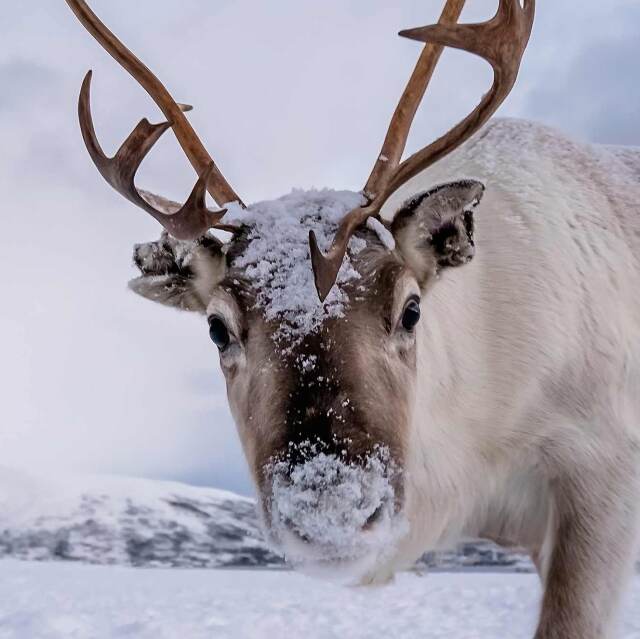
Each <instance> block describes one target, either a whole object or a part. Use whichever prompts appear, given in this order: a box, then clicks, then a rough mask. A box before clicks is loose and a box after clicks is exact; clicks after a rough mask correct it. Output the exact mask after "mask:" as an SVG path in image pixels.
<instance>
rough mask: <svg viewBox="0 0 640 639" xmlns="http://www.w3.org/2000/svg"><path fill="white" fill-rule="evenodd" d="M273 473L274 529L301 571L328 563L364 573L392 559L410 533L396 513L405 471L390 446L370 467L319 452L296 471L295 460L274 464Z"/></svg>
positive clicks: (377, 451) (366, 462) (379, 451)
mask: <svg viewBox="0 0 640 639" xmlns="http://www.w3.org/2000/svg"><path fill="white" fill-rule="evenodd" d="M302 446H305V444H303V445H302ZM306 446H308V444H306ZM309 449H310V450H313V446H310V447H309ZM268 472H269V474H270V475H271V476H272V477H273V486H272V507H271V527H272V531H273V532H275V534H276V536H277V538H278V539H279V540H280V542H281V543H282V544H283V546H284V551H285V554H286V556H287V560H288V561H290V562H291V563H292V564H294V565H296V566H298V567H301V568H303V569H304V568H305V567H309V566H312V567H315V568H317V567H322V566H323V565H326V566H330V567H331V571H332V573H333V575H331V576H332V577H333V576H334V575H337V577H338V578H342V575H341V574H340V573H339V572H336V566H335V564H336V562H338V563H339V562H347V564H348V565H349V567H350V568H352V569H353V571H354V573H360V572H361V571H362V570H366V569H368V568H370V567H371V565H372V564H373V563H375V562H377V561H379V560H380V559H381V558H385V557H388V556H389V555H391V554H392V553H393V550H394V549H395V546H396V543H397V541H398V540H399V538H400V537H401V536H402V535H403V534H404V533H405V532H406V529H407V524H406V521H405V520H404V518H403V517H402V516H399V515H395V513H394V497H395V493H394V488H393V483H392V482H393V480H394V478H396V477H397V474H398V472H399V471H398V469H397V467H396V466H395V464H394V463H393V460H391V459H390V456H389V451H388V449H386V448H385V447H382V446H379V447H377V448H376V449H375V451H374V452H373V453H372V454H371V455H369V456H368V457H367V458H366V459H365V460H364V463H363V462H360V463H356V462H347V461H345V460H344V459H342V458H340V457H339V456H338V455H335V454H327V453H324V452H316V453H315V454H313V456H311V457H310V458H309V459H307V460H306V461H304V462H303V463H300V464H298V465H296V466H294V467H293V469H291V463H290V462H289V461H286V460H285V461H278V462H274V463H273V464H272V465H271V466H270V467H269V468H268ZM360 560H364V561H365V562H366V565H364V564H363V563H362V561H360ZM354 576H358V575H357V574H356V575H354Z"/></svg>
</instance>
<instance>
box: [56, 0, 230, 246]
mask: <svg viewBox="0 0 640 639" xmlns="http://www.w3.org/2000/svg"><path fill="white" fill-rule="evenodd" d="M66 1H67V4H68V5H69V6H70V7H71V9H72V11H73V12H74V13H75V15H76V16H77V18H78V19H79V20H80V22H81V23H82V25H83V26H84V27H85V28H86V29H87V31H89V33H91V35H92V36H93V37H94V38H95V39H96V40H97V41H98V42H99V43H100V44H101V45H102V46H103V47H104V49H105V50H106V51H107V52H108V53H109V54H110V55H111V56H112V57H113V58H114V59H115V60H116V61H117V62H118V63H119V64H120V65H122V67H124V68H125V69H126V70H127V71H128V72H129V73H130V74H131V75H132V76H133V77H134V79H135V80H136V81H137V82H138V83H139V84H140V85H141V86H142V87H143V88H144V89H145V90H146V91H147V93H148V94H149V95H150V96H151V98H152V99H153V100H154V102H155V103H156V104H157V105H158V107H159V108H160V109H161V110H162V112H163V113H164V115H165V117H166V118H167V120H168V122H164V123H161V124H150V123H149V121H148V120H146V119H144V120H141V121H140V122H139V123H138V125H137V126H136V128H135V129H134V130H133V131H132V133H131V134H130V135H129V137H128V138H127V139H126V140H125V142H124V143H123V144H122V146H121V147H120V149H119V150H118V152H117V153H116V155H115V156H114V157H113V158H108V157H107V156H106V155H105V154H104V152H103V151H102V149H101V147H100V144H99V143H98V140H97V137H96V134H95V129H94V127H93V120H92V117H91V107H90V87H91V71H89V72H88V73H87V75H86V76H85V78H84V81H83V83H82V89H81V91H80V98H79V101H78V116H79V119H80V128H81V131H82V137H83V139H84V142H85V145H86V147H87V150H88V151H89V155H90V156H91V158H92V160H93V162H94V164H95V165H96V167H97V168H98V170H99V171H100V173H101V175H102V177H104V179H105V180H106V181H107V182H108V183H109V184H110V185H111V186H112V187H113V188H114V189H115V190H116V191H118V192H119V193H120V194H121V195H123V196H124V197H126V198H127V199H128V200H129V201H130V202H133V203H134V204H136V205H137V206H139V207H140V208H142V209H144V210H145V211H147V213H149V214H151V215H152V216H153V217H154V218H155V219H156V220H158V222H160V223H161V224H162V225H163V226H164V228H165V229H166V230H167V231H168V232H169V233H170V234H171V235H173V236H174V237H175V238H176V239H183V240H189V239H197V238H199V237H201V236H202V235H203V234H204V233H205V232H206V231H207V230H208V229H210V228H212V227H213V226H217V225H219V222H220V220H221V219H222V216H223V215H224V213H225V212H226V211H225V210H224V209H223V210H220V211H211V210H209V209H208V208H207V207H206V205H205V197H206V191H209V193H210V194H211V196H212V197H213V198H214V200H215V201H216V202H217V203H218V204H219V205H223V204H225V203H227V202H238V203H239V204H240V205H242V201H241V200H240V198H239V197H238V195H237V194H236V192H235V191H234V190H233V189H232V188H231V186H230V185H229V184H228V182H227V181H226V180H225V178H224V176H223V175H222V173H220V171H219V169H218V167H217V166H216V164H215V162H214V161H213V160H212V159H211V156H210V155H209V153H208V152H207V150H206V149H205V148H204V146H203V144H202V142H201V141H200V139H199V138H198V136H197V134H196V132H195V131H194V130H193V127H192V126H191V124H189V121H188V120H187V119H186V117H185V116H184V114H183V111H189V110H190V109H191V107H189V106H187V105H183V104H178V103H177V102H176V101H175V100H174V99H173V98H172V97H171V94H170V93H169V92H168V91H167V89H166V88H165V87H164V85H163V84H162V83H161V82H160V80H158V78H157V77H156V76H155V75H154V74H153V73H152V72H151V71H150V70H149V69H148V68H147V67H146V66H145V65H144V64H143V63H142V62H141V61H140V60H139V59H138V58H137V57H136V56H135V55H134V54H133V53H132V52H131V51H129V49H127V48H126V47H125V46H124V45H123V44H122V43H121V42H120V41H119V40H118V39H117V38H116V37H115V35H114V34H113V33H111V31H109V29H108V28H107V27H106V26H105V25H104V24H103V23H102V22H101V21H100V19H99V18H98V17H97V16H96V15H95V13H93V11H92V10H91V9H90V8H89V7H88V6H87V4H86V2H84V0H66ZM168 128H172V129H173V131H174V133H175V135H176V138H177V139H178V142H179V143H180V146H181V147H182V149H183V151H184V152H185V154H186V156H187V157H188V158H189V161H190V162H191V164H192V166H193V168H194V169H195V170H196V173H197V174H198V181H197V182H196V185H195V187H194V188H193V191H192V192H191V195H190V196H189V198H188V199H187V201H186V202H185V204H184V205H183V206H182V207H180V205H177V204H176V203H175V202H171V201H170V200H167V199H166V198H163V197H161V196H158V195H154V194H152V193H148V192H146V191H145V192H139V191H138V190H137V189H136V187H135V184H134V179H135V174H136V172H137V170H138V167H139V166H140V163H141V162H142V160H143V159H144V158H145V157H146V155H147V153H149V151H150V150H151V148H152V147H153V145H154V144H155V143H156V142H157V141H158V139H159V138H160V136H161V135H162V134H163V133H164V132H165V131H166V130H167V129H168ZM156 207H158V208H156Z"/></svg>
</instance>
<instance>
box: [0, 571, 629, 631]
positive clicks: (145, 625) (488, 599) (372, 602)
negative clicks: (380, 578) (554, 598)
mask: <svg viewBox="0 0 640 639" xmlns="http://www.w3.org/2000/svg"><path fill="white" fill-rule="evenodd" d="M0 575H1V577H0V639H124V638H127V639H176V638H180V637H182V638H184V639H205V638H206V639H263V638H264V639H275V638H276V637H299V638H304V639H334V638H335V639H338V638H340V639H365V638H367V639H372V638H375V637H384V639H394V638H402V639H414V638H416V639H417V638H418V637H419V638H420V639H424V638H425V637H429V639H439V638H443V639H445V638H446V639H475V638H477V639H519V638H522V639H530V638H531V636H532V635H533V629H534V625H535V619H536V611H537V606H538V601H539V597H540V587H539V585H538V581H537V577H536V576H535V575H531V574H529V575H523V574H478V573H474V574H465V573H458V574H444V573H441V574H430V575H425V576H422V577H421V576H417V575H414V574H410V573H405V574H401V575H399V576H398V577H397V579H396V581H395V583H393V584H391V585H388V586H382V587H377V588H348V587H344V586H339V585H334V584H330V583H326V582H322V581H317V580H313V579H310V578H308V577H305V576H303V575H300V574H297V573H294V572H289V571H279V570H272V571H269V570H261V571H253V570H193V569H192V570H183V569H166V570H165V569H141V568H138V569H135V568H123V567H117V566H86V565H78V564H71V563H63V562H58V563H56V562H49V563H37V562H19V561H15V560H5V561H2V562H0ZM621 626H622V627H621V632H620V638H621V639H639V638H640V578H639V577H636V578H635V581H634V583H633V587H632V590H631V594H630V597H629V599H628V601H627V602H626V603H625V606H624V611H623V615H622V624H621Z"/></svg>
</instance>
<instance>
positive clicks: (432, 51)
mask: <svg viewBox="0 0 640 639" xmlns="http://www.w3.org/2000/svg"><path fill="white" fill-rule="evenodd" d="M464 4H465V0H448V2H447V3H446V4H445V6H444V9H443V10H442V14H441V15H440V19H439V21H438V24H443V25H444V24H456V23H457V22H458V19H459V18H460V14H461V13H462V9H463V8H464ZM443 50H444V47H443V46H442V45H439V44H435V43H429V44H427V45H426V46H425V47H424V49H423V50H422V53H421V54H420V57H419V58H418V62H417V64H416V66H415V69H414V70H413V73H412V74H411V77H410V78H409V81H408V82H407V86H406V87H405V89H404V91H403V93H402V95H401V96H400V100H399V101H398V106H397V107H396V109H395V111H394V113H393V116H392V118H391V122H390V123H389V128H388V130H387V135H386V136H385V139H384V142H383V144H382V149H381V150H380V153H379V154H378V157H377V159H376V163H375V164H374V166H373V170H372V171H371V175H370V176H369V179H368V180H367V183H366V184H365V187H364V189H363V192H364V194H365V195H366V196H367V197H369V198H370V199H372V200H373V199H375V197H376V195H377V194H378V193H379V192H380V191H381V190H383V189H384V188H385V187H386V186H387V184H388V183H389V180H390V179H391V177H392V176H393V173H394V172H395V170H396V168H397V167H398V165H399V164H400V160H401V159H402V153H403V151H404V148H405V146H406V144H407V139H408V137H409V131H410V129H411V124H412V122H413V119H414V117H415V115H416V112H417V110H418V107H419V106H420V102H421V101H422V98H423V97H424V94H425V92H426V90H427V87H428V86H429V82H430V81H431V78H432V76H433V72H434V71H435V68H436V65H437V64H438V60H439V59H440V56H441V55H442V51H443Z"/></svg>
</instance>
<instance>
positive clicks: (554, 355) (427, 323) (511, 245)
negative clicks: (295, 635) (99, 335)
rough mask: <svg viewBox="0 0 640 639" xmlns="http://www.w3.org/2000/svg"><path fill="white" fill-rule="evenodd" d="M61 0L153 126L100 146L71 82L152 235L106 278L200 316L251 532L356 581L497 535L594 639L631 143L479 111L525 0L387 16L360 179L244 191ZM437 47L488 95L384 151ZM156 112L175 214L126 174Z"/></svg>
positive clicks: (633, 197) (634, 476) (621, 516)
mask: <svg viewBox="0 0 640 639" xmlns="http://www.w3.org/2000/svg"><path fill="white" fill-rule="evenodd" d="M67 3H68V4H69V5H70V6H71V8H72V9H73V11H74V12H75V14H76V16H77V17H78V18H79V19H80V21H81V23H82V24H83V25H84V26H85V27H86V28H87V30H88V31H89V32H90V33H91V34H92V35H93V36H94V37H95V38H96V39H97V40H98V42H100V44H101V45H102V46H103V47H104V48H105V49H106V50H107V51H108V52H109V53H110V54H111V55H112V56H113V57H114V58H115V59H116V60H117V61H118V62H119V63H120V64H121V65H122V66H123V67H124V68H125V69H126V70H127V71H129V73H131V75H133V77H134V78H135V79H136V80H137V81H138V82H139V83H140V84H141V85H142V86H143V87H144V88H145V89H146V91H147V92H148V93H149V94H150V95H151V97H152V98H153V99H154V100H155V102H156V103H157V104H158V106H159V107H160V109H161V110H162V111H163V112H164V114H165V115H166V117H167V120H168V121H167V122H165V123H162V124H150V123H149V122H148V121H147V120H142V121H141V122H140V123H139V124H138V126H137V127H136V128H135V130H134V131H133V132H132V134H131V135H130V136H129V138H128V139H127V140H126V141H125V143H124V144H123V145H122V147H121V148H120V149H119V151H118V152H117V153H116V155H115V157H113V158H107V156H105V154H104V153H103V151H102V149H101V148H100V145H99V144H98V141H97V139H96V135H95V132H94V128H93V124H92V119H91V112H90V107H89V90H90V80H91V72H89V74H87V76H86V78H85V80H84V83H83V85H82V90H81V94H80V100H79V117H80V124H81V130H82V135H83V137H84V141H85V143H86V146H87V149H88V151H89V153H90V155H91V157H92V159H93V161H94V163H95V164H96V166H97V168H98V170H99V171H100V173H101V174H102V176H103V177H104V178H105V179H106V180H107V182H108V183H109V184H110V185H111V186H112V187H114V188H115V189H116V190H117V191H118V192H120V193H121V194H122V195H123V196H124V197H126V198H127V199H128V200H129V201H131V202H132V203H134V204H136V205H137V206H139V207H140V208H142V209H144V210H145V211H146V212H147V213H149V214H151V215H152V216H153V217H154V218H155V219H156V220H157V221H158V222H160V224H161V225H162V226H163V227H164V229H165V231H164V233H163V235H162V237H161V239H160V240H159V241H157V242H151V243H147V244H142V245H139V246H137V247H136V248H135V253H134V260H135V263H136V264H137V265H138V267H139V268H140V271H141V275H140V277H139V278H137V279H135V280H133V282H132V283H131V288H132V289H133V290H134V291H135V292H136V293H138V294H140V295H142V296H143V297H146V298H148V299H151V300H153V301H155V302H159V303H161V304H165V305H168V306H173V307H177V308H181V309H185V310H189V311H194V312H197V313H200V314H202V315H204V316H205V317H206V318H207V320H208V326H209V334H210V337H211V339H212V340H213V342H214V343H215V344H216V346H217V348H218V351H219V356H220V364H221V368H222V371H223V373H224V376H225V379H226V383H227V393H228V398H229V405H230V408H231V411H232V414H233V417H234V420H235V422H236V425H237V428H238V432H239V435H240V439H241V441H242V445H243V448H244V452H245V455H246V458H247V460H248V463H249V466H250V469H251V472H252V475H253V478H254V480H255V484H256V487H257V492H258V495H259V498H260V499H259V503H260V509H261V511H262V514H263V519H264V522H265V527H266V529H267V532H268V534H269V536H270V538H271V539H272V540H273V542H274V543H276V544H278V545H279V546H280V547H281V548H282V550H283V551H284V553H285V554H286V555H287V556H288V557H289V558H290V559H291V560H292V561H293V562H294V563H295V564H298V565H301V566H302V567H303V568H306V569H317V570H325V571H329V572H332V573H336V574H337V573H340V572H342V571H345V570H346V571H347V572H348V574H349V575H351V576H355V577H357V578H358V579H359V580H360V581H361V582H362V583H374V582H380V581H384V580H386V579H388V578H389V577H390V576H391V575H392V574H393V572H394V571H395V570H398V569H399V568H402V567H403V566H407V565H409V564H410V563H411V562H412V561H414V560H415V559H416V558H417V557H418V556H420V555H421V554H422V553H423V552H424V551H425V550H426V549H430V548H435V547H438V546H441V545H443V544H446V543H450V542H451V541H453V540H456V539H458V538H461V537H466V536H479V537H484V538H487V539H491V540H494V541H496V542H498V543H501V544H509V545H511V544H515V545H518V546H520V547H523V548H526V549H528V551H529V552H530V553H531V555H532V557H533V558H534V561H535V563H536V566H537V568H538V570H539V572H540V575H541V579H542V582H543V584H544V596H543V601H542V608H541V614H540V620H539V625H538V629H537V632H536V635H535V636H536V638H537V639H601V638H603V637H609V636H611V632H612V620H613V617H614V612H615V608H616V603H617V601H618V599H619V595H620V593H621V590H622V589H623V585H624V582H625V577H626V576H627V574H628V573H629V571H630V566H631V565H632V559H633V556H634V551H635V540H636V530H637V523H636V522H637V512H638V496H639V494H640V490H639V480H638V474H639V456H640V447H639V443H638V442H639V436H640V424H639V418H640V339H639V338H640V330H639V328H640V301H639V300H640V294H639V290H640V263H639V261H638V254H639V252H640V216H639V215H638V214H639V213H640V211H639V204H638V202H640V188H639V186H638V182H639V180H638V177H639V176H640V152H638V151H633V150H631V149H624V148H605V147H599V146H594V145H588V144H579V143H576V142H573V141H572V140H570V139H568V138H567V137H565V136H564V135H562V134H561V133H558V132H556V131H553V130H550V129H548V128H546V127H544V126H541V125H538V124H533V123H530V122H525V121H517V120H494V121H492V122H491V123H489V124H487V123H488V121H489V119H490V118H491V116H492V115H493V113H494V112H495V111H496V109H497V108H498V107H499V105H500V104H501V103H502V101H503V100H504V99H505V98H506V96H507V95H508V94H509V92H510V91H511V89H512V87H513V86H514V83H515V80H516V77H517V73H518V69H519V66H520V61H521V58H522V55H523V53H524V50H525V48H526V45H527V43H528V40H529V36H530V33H531V28H532V24H533V19H534V0H524V3H521V2H520V1H519V0H499V8H498V11H497V14H496V15H495V17H494V18H493V19H491V20H489V21H488V22H485V23H481V24H458V19H459V16H460V13H461V10H462V7H463V5H464V0H448V2H447V3H446V6H445V9H444V11H443V14H442V16H441V18H440V21H439V23H438V24H436V25H432V26H428V27H422V28H417V29H410V30H408V31H403V32H401V35H403V36H406V37H409V38H412V39H414V40H418V41H422V42H424V43H426V45H425V48H424V50H423V52H422V54H421V56H420V58H419V61H418V63H417V66H416V68H415V70H414V72H413V74H412V76H411V78H410V80H409V82H408V84H407V87H406V90H405V91H404V93H403V95H402V97H401V99H400V101H399V104H398V106H397V108H396V110H395V113H394V115H393V117H392V120H391V123H390V126H389V130H388V133H387V136H386V138H385V141H384V144H383V146H382V150H381V152H380V154H379V156H378V157H377V159H376V162H375V165H374V168H373V171H372V173H371V176H370V177H369V179H368V181H367V183H366V185H365V187H364V189H363V190H362V191H361V192H360V193H350V194H345V193H335V192H331V191H322V192H314V193H307V194H304V193H295V192H294V193H292V194H291V195H289V196H286V197H285V198H282V199H281V200H279V201H277V202H275V203H273V202H272V203H259V204H256V205H252V206H250V207H246V208H245V207H244V204H243V203H242V200H241V199H240V198H239V197H238V195H237V194H236V193H235V191H234V190H233V189H232V188H231V186H230V185H229V184H228V183H227V182H226V180H225V179H224V177H223V176H222V174H221V173H220V171H219V169H218V167H217V166H216V164H215V163H214V162H213V160H212V159H211V157H210V155H209V154H208V153H207V151H206V150H205V149H204V146H203V145H202V143H201V142H200V140H199V139H198V137H197V135H196V133H195V132H194V130H193V129H192V128H191V126H190V125H189V123H188V121H187V119H186V117H185V115H184V113H183V112H184V111H186V110H187V109H188V108H189V107H186V106H185V105H181V104H178V103H177V102H175V101H174V100H173V99H172V97H171V96H170V94H169V93H168V91H167V90H166V89H165V88H164V86H163V85H162V84H161V83H160V82H159V80H158V79H157V78H156V77H155V76H154V75H153V74H152V73H151V71H150V70H149V69H147V68H146V67H145V66H144V65H143V64H142V63H141V62H140V61H139V60H138V59H137V58H136V57H135V56H134V55H133V54H132V53H131V52H130V51H129V50H128V49H126V48H125V46H124V45H123V44H122V43H121V42H119V41H118V40H117V38H116V37H115V36H114V35H113V34H112V33H111V32H110V31H109V30H108V29H107V28H106V27H105V26H104V25H103V24H102V23H101V22H100V21H99V19H98V18H97V17H96V16H95V14H94V13H93V12H92V11H91V9H90V8H89V7H88V6H87V5H86V4H85V2H84V1H83V0H67ZM444 46H449V47H455V48H458V49H462V50H465V51H468V52H470V53H473V54H476V55H479V56H481V57H482V58H484V59H485V60H487V61H488V62H489V63H490V64H491V65H492V67H493V70H494V82H493V86H492V88H491V90H490V91H489V92H488V93H487V94H486V95H485V96H484V97H483V98H482V101H481V102H480V103H479V105H478V106H477V108H475V109H474V110H473V111H472V112H471V113H470V114H469V115H468V116H467V117H466V118H464V119H463V120H462V121H461V122H460V123H459V124H457V125H456V126H455V127H453V129H451V130H450V131H449V132H448V133H446V134H445V135H444V136H442V137H441V138H439V139H438V140H436V141H435V142H433V143H431V144H429V145H428V146H426V147H424V148H423V149H421V150H420V151H418V152H417V153H415V154H414V155H412V156H410V157H409V158H407V159H405V160H402V154H403V151H404V147H405V143H406V140H407V136H408V133H409V128H410V126H411V122H412V120H413V118H414V115H415V113H416V110H417V108H418V105H419V103H420V101H421V99H422V97H423V95H424V93H425V91H426V88H427V85H428V83H429V80H430V77H431V75H432V73H433V71H434V68H435V66H436V63H437V61H438V58H439V56H440V54H441V52H442V50H443V47H444ZM168 128H171V129H172V130H173V132H174V133H175V135H176V137H177V139H178V141H179V143H180V144H181V146H182V148H183V149H184V151H185V153H186V155H187V157H188V159H189V160H190V162H191V164H192V165H193V167H194V169H195V170H196V172H197V174H198V180H197V182H196V185H195V187H194V189H193V191H192V193H191V195H190V196H189V197H188V199H187V200H186V202H185V203H184V204H183V205H180V204H177V203H175V202H172V201H170V200H167V199H166V198H163V197H161V196H158V195H155V194H152V193H149V192H147V191H142V190H138V189H137V188H136V186H135V185H134V176H135V174H136V170H137V168H138V166H139V165H140V163H141V161H142V160H143V158H144V157H145V156H146V154H147V153H148V151H149V150H150V149H151V148H152V146H153V145H154V143H155V142H156V141H157V140H158V138H159V137H160V136H161V135H162V133H163V132H164V131H166V130H167V129H168ZM207 191H208V192H209V193H210V194H211V196H212V197H213V199H214V200H215V201H216V202H217V203H218V204H219V205H220V207H221V208H219V209H210V208H209V207H208V206H207V205H206V202H205V195H206V192H207ZM383 207H384V211H383ZM383 212H384V215H383ZM211 229H223V230H226V231H230V232H231V233H232V236H231V239H230V241H228V242H226V243H223V242H222V241H221V240H219V239H217V237H215V236H214V234H213V233H212V232H210V231H211ZM334 232H335V237H334V239H333V241H332V240H331V236H332V234H333V233H334ZM307 233H308V234H309V235H308V236H307ZM291 238H293V239H291ZM307 242H308V243H307ZM283 247H284V248H283ZM476 248H477V249H478V251H477V253H478V254H477V256H476V255H475V253H476ZM323 251H324V252H323ZM314 284H315V288H316V289H317V295H316V291H315V290H313V287H314ZM309 291H311V293H309Z"/></svg>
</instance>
